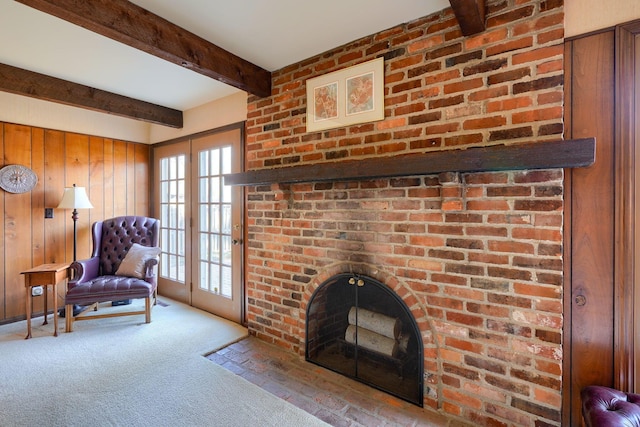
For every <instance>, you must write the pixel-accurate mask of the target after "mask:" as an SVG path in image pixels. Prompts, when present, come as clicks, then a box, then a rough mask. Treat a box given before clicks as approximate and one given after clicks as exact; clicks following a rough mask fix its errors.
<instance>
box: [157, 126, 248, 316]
mask: <svg viewBox="0 0 640 427" xmlns="http://www.w3.org/2000/svg"><path fill="white" fill-rule="evenodd" d="M241 139H242V133H241V129H239V128H234V129H231V130H224V131H220V132H215V133H211V134H207V135H204V136H198V137H194V138H192V139H189V140H186V141H183V142H178V143H174V144H170V145H165V146H161V147H157V148H156V149H155V150H154V158H155V182H156V183H157V186H156V188H157V189H158V193H157V194H156V199H155V200H156V212H158V217H159V218H160V228H161V238H160V246H161V248H162V252H161V255H160V267H159V274H158V290H159V292H160V294H161V295H166V296H168V297H170V298H173V299H176V300H178V301H182V302H185V303H187V304H190V305H193V306H194V307H198V308H201V309H203V310H206V311H209V312H211V313H213V314H216V315H219V316H221V317H225V318H227V319H230V320H233V321H236V322H241V320H242V311H243V304H242V301H243V300H244V298H243V295H242V290H243V289H242V271H243V268H242V253H243V251H242V236H243V227H242V190H241V189H240V188H239V187H231V186H226V185H224V179H223V175H225V174H228V173H233V172H239V171H240V170H241V167H242V159H241V155H240V153H241Z"/></svg>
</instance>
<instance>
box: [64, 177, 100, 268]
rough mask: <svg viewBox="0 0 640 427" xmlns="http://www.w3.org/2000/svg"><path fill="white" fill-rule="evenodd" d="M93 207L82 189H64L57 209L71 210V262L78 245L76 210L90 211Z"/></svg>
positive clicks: (74, 257)
mask: <svg viewBox="0 0 640 427" xmlns="http://www.w3.org/2000/svg"><path fill="white" fill-rule="evenodd" d="M92 208H93V205H92V204H91V202H90V201H89V197H87V192H86V191H85V189H84V187H76V185H75V184H73V187H66V188H65V189H64V194H63V195H62V200H61V201H60V204H59V205H58V209H73V212H72V214H71V219H73V260H74V261H75V260H76V248H77V245H78V226H77V223H78V209H92Z"/></svg>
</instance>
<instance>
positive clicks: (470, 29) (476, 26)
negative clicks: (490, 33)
mask: <svg viewBox="0 0 640 427" xmlns="http://www.w3.org/2000/svg"><path fill="white" fill-rule="evenodd" d="M449 3H450V4H451V8H452V9H453V13H454V14H455V15H456V18H457V19H458V24H460V29H461V30H462V34H463V35H465V36H472V35H474V34H478V33H481V32H483V31H484V30H485V29H486V24H485V0H449Z"/></svg>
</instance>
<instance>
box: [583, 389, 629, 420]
mask: <svg viewBox="0 0 640 427" xmlns="http://www.w3.org/2000/svg"><path fill="white" fill-rule="evenodd" d="M580 394H581V397H582V417H583V418H584V422H585V425H586V426H587V427H618V426H620V427H633V426H636V427H640V394H634V393H625V392H623V391H620V390H615V389H612V388H609V387H603V386H596V385H590V386H587V387H585V388H584V389H582V391H581V393H580Z"/></svg>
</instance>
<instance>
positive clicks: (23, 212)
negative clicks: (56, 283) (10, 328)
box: [4, 124, 33, 317]
mask: <svg viewBox="0 0 640 427" xmlns="http://www.w3.org/2000/svg"><path fill="white" fill-rule="evenodd" d="M4 136H5V145H4V161H5V164H20V165H24V166H27V167H31V128H30V127H29V126H21V125H13V124H7V125H5V135H4ZM31 195H32V193H31V192H27V193H22V194H13V193H7V192H4V198H5V209H4V236H5V248H6V249H8V248H10V250H7V251H6V252H5V286H6V288H5V302H6V307H5V309H6V316H7V317H15V316H19V315H20V314H23V313H24V312H25V311H26V310H25V307H24V304H25V303H24V301H25V296H24V281H23V278H22V276H21V274H20V272H21V271H23V270H26V269H28V268H30V267H31V266H32V264H33V259H32V252H31V244H32V227H31V221H30V219H31Z"/></svg>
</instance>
